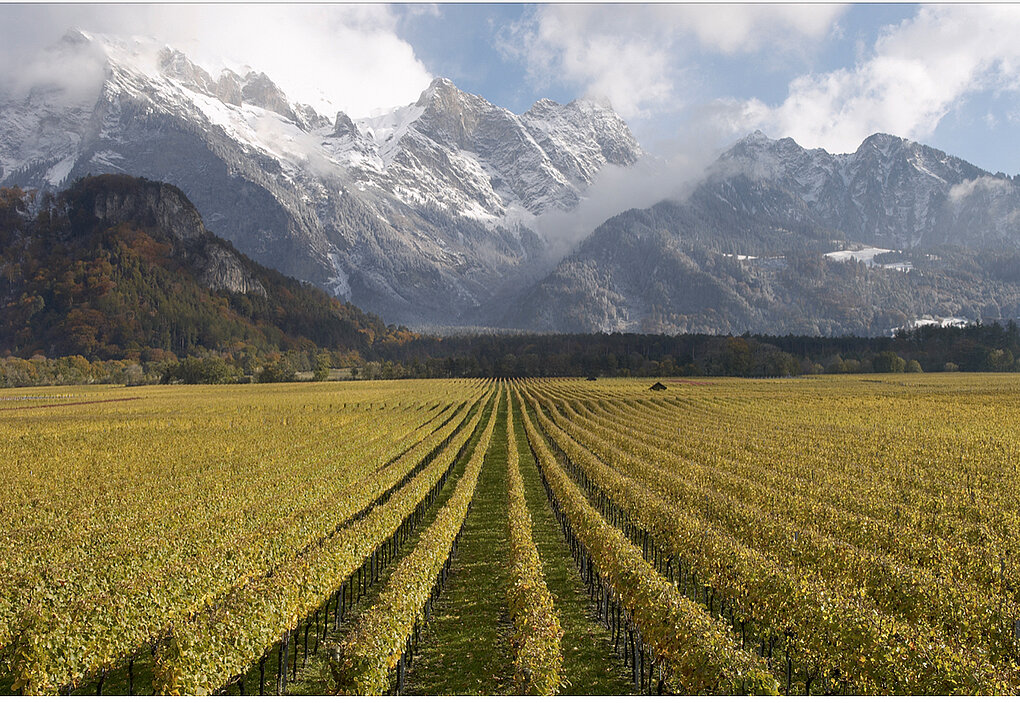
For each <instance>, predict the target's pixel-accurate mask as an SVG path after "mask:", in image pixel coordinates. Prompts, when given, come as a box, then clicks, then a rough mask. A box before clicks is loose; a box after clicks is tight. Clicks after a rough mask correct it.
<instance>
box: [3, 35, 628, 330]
mask: <svg viewBox="0 0 1020 703" xmlns="http://www.w3.org/2000/svg"><path fill="white" fill-rule="evenodd" d="M54 51H55V53H56V54H57V55H58V58H59V59H60V60H66V61H88V62H91V63H92V64H95V65H96V66H97V67H98V71H99V74H98V75H99V78H100V79H99V80H98V81H97V87H96V89H95V90H94V91H92V92H91V93H90V92H88V91H74V94H73V95H72V94H71V92H70V91H69V90H67V89H66V88H57V87H52V86H51V87H48V88H47V87H42V86H40V87H37V88H36V89H34V90H32V91H31V92H29V93H28V94H26V95H8V96H0V184H4V185H13V184H18V185H22V186H26V187H43V188H55V187H58V186H60V185H61V184H64V183H68V182H70V181H72V180H74V179H75V178H78V177H80V176H82V175H85V174H87V173H104V172H105V173H129V174H133V175H137V176H143V177H146V178H149V179H152V180H161V181H166V182H169V183H173V184H175V185H177V186H178V187H180V188H181V189H182V190H183V191H184V192H185V193H186V195H187V196H188V197H189V198H190V199H191V201H192V202H194V203H195V205H196V207H197V208H198V211H199V212H200V213H201V215H202V217H203V218H204V220H205V222H206V223H208V225H209V227H210V228H211V229H212V230H213V231H215V232H217V234H220V235H222V236H224V237H226V238H227V239H229V240H230V241H231V242H233V243H234V244H235V245H236V246H237V247H238V248H239V249H240V250H241V251H243V252H245V253H247V254H249V255H251V256H252V257H254V258H255V259H256V260H258V261H260V262H262V263H265V264H267V265H270V266H273V267H275V268H278V269H279V270H281V271H283V272H284V273H287V274H290V275H294V276H297V277H298V278H301V279H304V280H307V281H311V282H313V283H316V284H317V285H319V286H321V287H323V288H325V289H327V290H329V291H330V292H332V293H334V294H336V295H339V296H341V297H344V298H346V299H348V300H351V301H352V302H355V303H356V304H358V305H360V306H362V307H365V308H367V309H370V310H373V311H376V312H379V313H381V314H383V315H385V316H386V317H387V319H388V320H391V321H394V322H405V323H419V324H476V323H479V322H486V321H489V320H491V319H493V317H494V316H496V315H498V314H501V312H502V310H503V306H504V305H505V301H506V299H507V296H508V295H511V294H515V293H517V292H518V291H519V290H520V288H521V287H522V286H523V285H524V282H525V281H527V280H529V279H530V278H531V277H533V276H534V269H535V267H536V265H538V264H539V263H540V262H544V259H545V255H546V251H547V245H546V243H545V242H544V240H543V239H542V238H541V237H540V236H538V235H537V234H536V233H535V232H533V231H531V229H529V224H530V223H531V221H532V220H533V219H534V217H535V216H537V215H539V214H541V213H543V212H546V211H549V210H557V209H558V210H570V209H571V208H573V207H575V206H576V204H577V203H578V201H579V199H580V198H582V197H583V194H584V192H585V189H586V188H587V186H588V185H589V184H590V183H591V182H592V179H594V178H595V177H596V175H597V173H598V171H599V169H600V168H602V167H603V166H604V165H605V164H610V163H611V164H618V165H627V164H630V163H633V162H634V161H635V160H636V159H637V158H639V156H640V155H641V152H640V149H639V147H638V145H637V143H636V142H635V141H634V139H633V137H632V136H631V135H630V132H629V130H628V129H627V127H626V125H625V124H624V123H623V122H622V120H620V119H619V117H617V116H616V115H615V114H614V113H612V111H611V110H609V109H608V108H604V107H601V106H598V105H595V104H592V103H586V102H583V101H580V102H576V103H571V104H570V105H566V106H558V105H555V104H554V103H551V102H543V103H540V104H538V105H536V106H535V107H534V108H532V110H531V111H529V112H528V113H526V114H525V115H514V114H512V113H510V112H509V111H507V110H504V109H502V108H499V107H496V106H493V105H491V104H490V103H488V102H486V101H485V100H484V99H482V98H480V97H478V96H473V95H469V94H467V93H464V92H463V91H460V90H458V89H457V88H456V86H454V85H453V84H452V83H450V82H449V81H445V80H441V79H440V80H437V81H436V82H434V83H433V84H432V85H431V86H430V87H429V88H428V89H427V90H426V91H425V92H424V93H423V94H422V96H421V97H420V99H419V100H418V101H417V102H416V103H414V104H412V105H408V106H406V107H403V108H400V109H397V110H395V111H393V112H392V113H390V114H387V115H383V116H380V117H376V118H372V119H369V120H359V121H354V120H351V119H350V117H348V116H347V115H344V114H342V113H341V114H339V115H337V116H336V117H335V118H334V119H333V120H329V119H327V118H324V117H323V116H320V115H318V114H316V113H315V111H314V110H313V109H312V108H310V107H308V106H306V105H300V104H296V103H292V102H290V101H289V100H288V99H287V97H286V95H284V93H283V92H282V91H281V90H280V89H279V87H278V86H276V85H275V84H274V83H273V81H272V80H271V78H270V77H269V76H266V75H265V74H262V73H257V72H249V73H248V74H246V75H243V76H242V75H239V74H237V73H234V72H231V71H224V72H222V73H221V74H220V75H219V76H216V77H213V76H211V75H210V74H209V73H208V72H206V71H205V70H203V69H202V68H201V67H199V66H196V65H195V64H194V63H193V62H191V61H190V60H189V59H188V58H187V56H185V55H184V54H183V53H181V52H180V51H176V50H174V49H171V48H169V47H158V46H151V45H148V44H146V43H144V42H139V41H135V40H122V39H117V38H110V37H95V36H91V35H88V34H86V33H83V32H72V33H70V34H69V35H68V36H67V37H66V38H65V40H64V41H63V42H62V43H61V45H60V46H59V47H56V48H55V50H54Z"/></svg>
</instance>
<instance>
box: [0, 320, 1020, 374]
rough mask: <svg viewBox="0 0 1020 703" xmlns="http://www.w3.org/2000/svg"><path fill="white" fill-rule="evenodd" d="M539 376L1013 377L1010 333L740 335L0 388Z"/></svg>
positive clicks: (190, 367)
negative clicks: (1003, 374)
mask: <svg viewBox="0 0 1020 703" xmlns="http://www.w3.org/2000/svg"><path fill="white" fill-rule="evenodd" d="M337 368H342V369H343V374H342V377H343V378H348V379H382V378H451V377H504V378H505V377H518V378H521V377H541V376H581V377H607V376H637V377H673V376H742V377H788V376H799V375H803V374H821V373H890V372H917V373H920V372H944V371H1020V327H1018V326H1017V324H1016V323H1015V322H1013V321H1009V322H1008V323H1006V324H1005V325H1003V324H1000V323H998V322H996V323H993V324H990V325H982V324H977V325H970V326H967V327H960V328H957V327H947V328H941V327H935V326H931V327H921V328H918V329H915V330H912V331H903V332H900V333H899V334H897V335H896V336H894V337H877V338H865V337H798V336H785V337H773V336H764V335H752V334H745V335H742V336H739V337H735V336H710V335H678V336H665V335H642V334H584V335H580V334H518V335H513V334H510V335H496V334H484V335H473V336H451V337H429V336H420V335H413V334H405V335H401V336H399V337H393V336H391V337H388V338H385V339H382V340H377V341H376V343H375V344H373V345H372V346H371V347H370V348H368V349H362V350H350V349H347V350H325V349H302V350H290V351H286V352H272V353H267V354H265V355H257V354H256V355H253V354H252V353H250V351H248V352H246V353H244V354H238V355H233V354H231V353H229V352H216V353H214V352H210V353H208V354H206V355H203V356H189V357H185V358H180V359H179V358H177V357H175V356H174V355H173V354H167V355H166V356H164V357H161V358H159V359H157V360H144V359H140V358H134V359H124V360H108V359H106V360H104V359H91V360H90V359H86V358H85V357H83V356H71V357H61V358H59V359H48V358H45V357H43V356H41V355H36V356H34V357H32V358H31V359H21V358H17V357H13V356H8V357H7V358H6V359H0V387H13V386H30V385H56V384H80V383H125V384H145V383H160V382H162V383H237V382H240V383H247V382H277V381H290V380H296V379H298V378H302V379H307V380H325V379H327V378H330V377H337V375H338V374H337V372H335V371H332V372H331V370H332V369H337Z"/></svg>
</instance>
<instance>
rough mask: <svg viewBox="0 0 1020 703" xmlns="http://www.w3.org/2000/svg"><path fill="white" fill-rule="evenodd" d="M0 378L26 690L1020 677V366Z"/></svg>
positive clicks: (649, 686) (577, 689)
mask: <svg viewBox="0 0 1020 703" xmlns="http://www.w3.org/2000/svg"><path fill="white" fill-rule="evenodd" d="M652 383H653V381H652V380H647V381H646V380H625V379H619V380H598V381H584V380H572V379H571V380H524V381H518V380H510V381H507V380H504V381H488V380H449V381H425V380H420V381H416V380H411V381H406V380H405V381H373V382H347V383H294V384H283V385H275V386H272V387H267V386H231V387H196V386H188V387H157V388H153V387H147V388H123V387H74V388H47V389H20V390H19V391H7V392H6V393H5V394H4V395H3V396H2V397H0V467H2V470H3V481H4V485H5V489H4V496H5V499H4V500H3V501H2V502H0V683H2V685H3V690H4V691H13V692H21V693H27V694H56V693H72V694H96V693H100V694H150V693H158V694H211V693H217V692H228V693H232V694H238V693H240V694H246V695H254V694H322V693H348V694H349V693H353V694H387V693H389V694H397V693H412V694H438V693H468V694H496V693H499V694H503V693H506V694H550V693H566V694H585V693H594V694H610V695H612V694H623V693H637V692H640V693H646V694H659V693H680V694H699V693H709V694H737V695H739V694H797V695H805V694H807V695H811V694H832V693H836V694H854V695H868V694H908V695H909V694H931V695H942V694H954V693H964V694H1016V693H1018V692H1020V594H1018V592H1017V588H1018V586H1020V563H1018V558H1020V509H1018V507H1017V506H1018V501H1020V476H1018V474H1017V464H1018V461H1020V379H1017V378H1015V377H1014V376H1012V375H978V374H937V375H927V376H925V375H917V374H914V375H884V376H881V377H880V376H868V377H852V378H851V377H805V378H800V379H785V380H728V379H712V380H711V381H691V380H684V381H680V380H669V379H664V380H663V383H662V385H663V386H664V387H665V389H664V390H652V389H650V388H649V386H651V385H652Z"/></svg>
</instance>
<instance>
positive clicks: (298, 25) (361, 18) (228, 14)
mask: <svg viewBox="0 0 1020 703" xmlns="http://www.w3.org/2000/svg"><path fill="white" fill-rule="evenodd" d="M397 21H398V18H397V16H396V15H395V13H394V11H393V10H392V9H391V8H389V7H387V6H384V5H364V6H356V5H289V4H272V5H8V6H3V7H0V61H2V66H3V67H4V68H3V69H0V71H3V70H5V69H6V71H7V72H12V73H16V72H17V71H19V70H21V69H22V68H23V67H24V66H25V65H26V61H28V60H29V58H30V57H31V56H33V55H34V54H36V52H38V51H39V50H40V49H41V48H42V47H44V46H47V45H50V44H52V43H54V42H56V41H57V40H58V39H59V37H60V36H61V35H62V34H63V33H64V32H65V31H66V30H67V29H69V28H71V27H79V28H81V29H85V30H88V31H93V32H97V33H107V34H117V35H144V36H150V37H154V38H156V39H158V40H159V41H161V42H164V43H167V44H170V45H171V46H174V47H176V48H178V49H181V50H182V51H184V52H185V53H186V54H188V56H189V57H190V58H191V59H192V60H194V61H195V62H196V63H198V64H200V65H201V66H202V67H203V68H206V69H207V70H210V71H212V72H213V73H214V74H215V73H216V72H218V71H219V70H220V69H221V68H223V67H225V66H227V67H233V68H235V69H236V68H239V67H240V66H241V65H242V64H246V65H249V66H250V67H251V68H253V69H255V70H258V71H263V72H265V73H266V74H267V75H269V76H270V77H271V78H272V79H273V81H275V82H276V83H277V84H278V85H279V86H280V87H281V88H282V89H283V90H284V92H285V93H287V96H288V98H290V99H291V100H294V101H300V102H304V103H307V104H310V105H312V106H313V107H315V108H316V110H317V111H319V112H321V113H323V114H326V115H327V116H329V117H332V114H331V113H334V112H335V111H336V110H343V111H345V112H347V113H348V114H350V115H352V116H354V117H362V116H368V115H370V114H372V113H374V112H376V111H378V110H380V109H384V108H388V107H392V106H395V105H402V104H406V103H409V102H413V101H414V100H415V99H417V97H418V95H419V94H420V93H421V91H422V90H424V89H425V88H426V87H427V86H428V84H429V82H430V80H431V79H432V76H431V75H430V74H429V72H428V70H427V69H426V68H425V66H424V65H423V64H422V62H421V61H419V60H418V58H417V57H416V56H415V52H414V49H413V48H412V47H411V45H410V44H408V43H407V42H406V41H404V40H403V39H401V38H400V37H399V36H398V33H397Z"/></svg>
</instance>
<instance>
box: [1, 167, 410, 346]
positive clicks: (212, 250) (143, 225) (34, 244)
mask: <svg viewBox="0 0 1020 703" xmlns="http://www.w3.org/2000/svg"><path fill="white" fill-rule="evenodd" d="M396 334H397V332H396V330H395V329H394V328H387V326H386V325H385V324H384V323H383V322H382V321H381V320H380V319H379V318H377V317H375V316H374V315H370V314H366V313H364V312H362V311H361V310H359V309H358V308H356V307H355V306H353V305H350V304H347V303H344V302H341V301H339V300H337V299H335V298H332V297H330V296H329V295H327V294H326V293H324V292H323V291H321V290H320V289H318V288H314V287H312V286H310V285H307V284H303V283H301V282H299V281H296V280H294V279H292V278H289V277H287V276H284V275H282V274H280V273H278V272H276V271H274V270H272V269H269V268H266V267H264V266H261V265H259V264H256V263H254V262H253V261H251V260H250V259H248V258H247V257H245V256H244V255H242V254H240V253H239V252H237V250H236V249H234V247H233V246H232V245H231V244H230V243H228V242H226V241H224V240H222V239H220V238H218V237H216V236H215V235H214V234H212V233H211V232H209V231H208V230H206V229H205V227H204V225H203V223H202V220H201V218H200V217H199V215H198V213H197V211H196V210H195V209H194V207H193V206H192V205H191V203H190V202H189V201H188V200H187V198H185V197H184V195H183V194H182V193H181V192H180V191H179V190H178V189H177V188H175V187H173V186H169V185H166V184H161V183H155V182H151V181H147V180H145V179H136V178H130V177H127V176H98V177H92V178H86V179H82V180H80V181H78V182H77V183H75V184H74V185H73V186H72V187H71V188H70V189H69V190H67V191H65V192H63V193H60V194H58V195H56V196H50V195H44V196H41V197H40V196H37V195H35V194H33V193H27V192H25V191H22V190H20V189H17V188H11V189H7V188H5V189H0V354H2V355H3V356H7V355H10V354H14V355H17V356H31V355H32V354H36V353H41V354H44V355H46V356H49V357H53V356H65V355H72V354H80V355H83V356H85V357H88V358H92V359H96V358H99V359H113V358H125V357H129V358H131V357H133V358H140V359H141V360H143V361H147V360H155V359H158V358H161V357H163V356H166V353H167V352H169V353H172V354H174V355H177V356H185V355H202V354H206V353H208V352H211V351H216V352H224V353H230V354H231V355H234V356H237V355H244V354H264V353H267V352H275V351H288V350H296V349H304V350H311V349H315V348H317V347H321V348H330V349H349V350H359V351H366V350H368V349H369V348H370V347H371V345H372V344H373V342H374V341H376V340H377V339H380V338H386V337H391V336H393V335H396Z"/></svg>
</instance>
